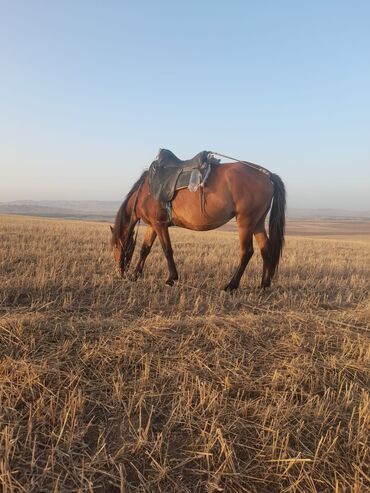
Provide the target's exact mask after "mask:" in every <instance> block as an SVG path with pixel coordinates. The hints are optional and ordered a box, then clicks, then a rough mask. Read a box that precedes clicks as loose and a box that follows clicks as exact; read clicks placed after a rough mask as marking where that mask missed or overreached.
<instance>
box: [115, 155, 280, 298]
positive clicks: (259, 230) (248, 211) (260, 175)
mask: <svg viewBox="0 0 370 493" xmlns="http://www.w3.org/2000/svg"><path fill="white" fill-rule="evenodd" d="M264 171H265V172H262V171H261V170H259V169H256V168H254V167H251V166H248V165H247V164H246V163H243V162H235V163H227V164H221V165H214V166H212V172H211V174H210V176H209V178H208V180H207V182H206V185H205V187H204V189H203V191H201V188H199V189H198V191H197V192H190V191H189V190H188V189H187V188H186V189H182V190H178V191H177V192H176V194H175V197H174V199H173V201H172V224H173V225H175V226H179V227H181V228H187V229H191V230H195V231H207V230H210V229H215V228H218V227H219V226H222V225H223V224H225V223H227V222H228V221H230V219H232V218H233V217H236V222H237V226H238V231H239V240H240V261H239V265H238V268H237V269H236V271H235V273H234V275H233V277H232V279H231V281H230V282H229V283H228V284H227V286H226V287H225V290H233V289H236V288H238V287H239V283H240V279H241V277H242V275H243V273H244V270H245V268H246V266H247V264H248V262H249V260H250V258H251V257H252V255H253V235H254V237H255V239H256V241H257V244H258V246H259V248H260V250H261V254H262V259H263V274H262V282H261V287H262V288H266V287H268V286H270V284H271V279H272V277H273V276H274V274H275V272H276V269H277V267H278V264H279V260H280V257H281V254H282V249H283V245H284V227H285V188H284V184H283V182H282V180H281V178H279V176H277V175H275V174H274V173H270V172H268V171H267V170H264ZM202 193H203V194H204V199H205V208H203V207H201V202H202V198H201V194H202ZM271 204H272V205H271ZM270 207H271V212H270V220H269V237H268V236H267V234H266V230H265V218H266V215H267V213H268V212H269V210H270ZM140 219H141V220H143V222H145V223H146V224H147V225H148V226H147V229H146V233H145V237H144V241H143V244H142V247H141V251H140V258H139V261H138V263H137V265H136V267H135V271H134V278H135V279H136V278H137V277H139V276H141V275H142V273H143V268H144V263H145V260H146V258H147V256H148V254H149V252H150V250H151V247H152V245H153V243H154V240H155V239H156V237H157V236H158V238H159V241H160V243H161V246H162V249H163V252H164V255H165V257H166V260H167V264H168V270H169V275H168V278H167V280H166V284H168V285H169V286H172V285H173V284H174V281H176V280H177V279H178V274H177V270H176V265H175V261H174V258H173V250H172V246H171V240H170V235H169V232H168V228H169V226H170V225H171V224H170V221H169V218H168V213H167V210H166V208H165V207H164V205H163V203H161V202H160V201H158V200H156V199H154V198H153V197H152V196H151V195H150V193H149V184H148V172H147V171H145V172H144V173H143V174H142V175H141V177H140V178H139V180H138V181H137V182H136V183H135V184H134V186H133V187H132V189H131V190H130V192H129V193H128V195H127V197H126V199H125V201H124V202H123V204H122V205H121V207H120V209H119V210H118V212H117V216H116V220H115V224H114V227H113V228H112V227H111V231H112V246H113V249H114V257H115V260H116V261H117V262H119V265H120V270H121V274H122V275H123V274H124V273H125V271H126V270H127V269H128V267H129V265H130V262H131V258H132V255H133V252H134V248H135V243H136V238H135V237H134V229H135V225H136V223H137V222H138V221H139V220H140Z"/></svg>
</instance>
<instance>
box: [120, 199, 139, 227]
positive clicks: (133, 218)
mask: <svg viewBox="0 0 370 493" xmlns="http://www.w3.org/2000/svg"><path fill="white" fill-rule="evenodd" d="M136 194H137V192H134V193H133V194H132V196H131V197H130V199H129V200H128V202H127V204H126V208H125V210H124V211H123V213H124V223H125V228H124V229H127V234H128V235H129V234H130V232H132V230H133V229H134V227H135V225H136V223H137V222H138V217H137V214H136V210H135V209H136Z"/></svg>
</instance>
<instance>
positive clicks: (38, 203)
mask: <svg viewBox="0 0 370 493" xmlns="http://www.w3.org/2000/svg"><path fill="white" fill-rule="evenodd" d="M122 200H123V199H122ZM122 200H110V201H104V200H16V201H13V202H0V214H24V215H31V216H43V217H65V218H75V219H90V220H102V221H111V220H112V219H113V218H114V216H115V214H116V212H117V210H118V208H119V206H120V205H121V203H122ZM287 216H288V218H290V219H300V218H302V219H370V211H349V210H341V209H298V208H291V209H288V212H287Z"/></svg>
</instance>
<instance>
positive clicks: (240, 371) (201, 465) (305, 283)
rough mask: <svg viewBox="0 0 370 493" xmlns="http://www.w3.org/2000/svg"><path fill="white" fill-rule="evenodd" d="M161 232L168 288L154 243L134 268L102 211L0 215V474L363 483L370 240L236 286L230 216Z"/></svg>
mask: <svg viewBox="0 0 370 493" xmlns="http://www.w3.org/2000/svg"><path fill="white" fill-rule="evenodd" d="M140 234H142V232H140ZM171 236H172V239H173V246H174V251H175V260H176V261H177V266H178V270H179V275H180V281H179V282H178V284H177V285H176V286H175V287H173V288H168V287H166V286H165V285H164V280H165V276H166V264H165V260H164V257H163V254H162V252H161V251H160V248H159V246H158V244H156V245H155V247H154V249H153V251H152V253H151V255H150V256H149V258H148V261H147V265H146V270H145V276H144V278H143V279H140V280H138V281H137V282H136V283H132V282H130V281H128V280H123V279H121V278H119V277H118V276H117V275H116V274H115V272H114V265H113V259H112V254H111V251H110V247H109V239H110V238H109V228H108V225H107V224H101V223H92V222H90V223H88V222H77V221H76V222H73V221H63V220H47V219H37V218H22V217H16V216H13V217H12V216H4V217H0V256H1V257H0V308H1V312H0V372H1V375H0V427H1V428H0V484H1V486H0V491H1V492H3V493H10V492H12V493H13V492H27V493H28V492H35V493H42V492H55V493H56V492H122V493H130V492H150V493H151V492H169V493H170V492H171V493H172V492H174V493H175V492H179V493H180V492H181V493H182V492H189V493H193V492H204V493H216V492H220V491H223V492H226V493H228V492H230V493H231V492H232V493H239V492H258V493H259V492H261V493H265V492H266V493H270V492H272V493H274V492H302V493H306V492H353V493H355V492H356V493H359V492H367V491H369V488H370V478H369V476H370V472H369V460H370V458H369V448H368V438H369V435H368V427H369V416H370V406H369V382H370V380H369V369H370V366H369V362H370V345H369V340H370V337H369V326H368V320H369V317H370V304H369V299H368V287H369V285H368V279H369V265H370V242H368V241H364V240H363V239H362V240H357V241H354V240H353V239H352V237H351V236H349V239H348V241H347V240H343V239H340V240H338V239H318V238H312V239H309V238H300V237H291V236H288V237H287V241H286V249H285V253H284V257H283V259H282V262H281V266H280V270H279V274H278V277H277V278H276V279H275V281H274V282H273V286H272V288H271V289H269V290H266V291H261V290H259V289H258V286H259V283H260V277H261V272H262V263H261V258H260V254H259V252H258V251H257V250H258V249H256V252H255V255H254V257H253V258H252V260H251V262H250V264H249V266H248V268H247V271H246V274H245V276H244V278H243V280H242V283H241V288H240V290H239V291H238V292H236V293H234V294H228V293H223V292H222V291H221V288H222V287H223V286H224V285H225V284H226V283H227V282H228V281H229V280H230V277H231V274H232V272H233V269H234V268H235V267H236V265H237V261H238V253H239V252H238V240H237V235H236V233H234V232H227V231H215V232H209V233H192V232H188V231H184V230H178V229H174V230H172V231H171ZM361 238H362V237H361Z"/></svg>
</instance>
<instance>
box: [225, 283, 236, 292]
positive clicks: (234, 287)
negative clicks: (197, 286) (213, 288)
mask: <svg viewBox="0 0 370 493" xmlns="http://www.w3.org/2000/svg"><path fill="white" fill-rule="evenodd" d="M238 287H239V286H234V285H233V284H227V285H226V286H225V287H224V289H223V291H225V292H226V293H231V291H235V290H236V289H238Z"/></svg>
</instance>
